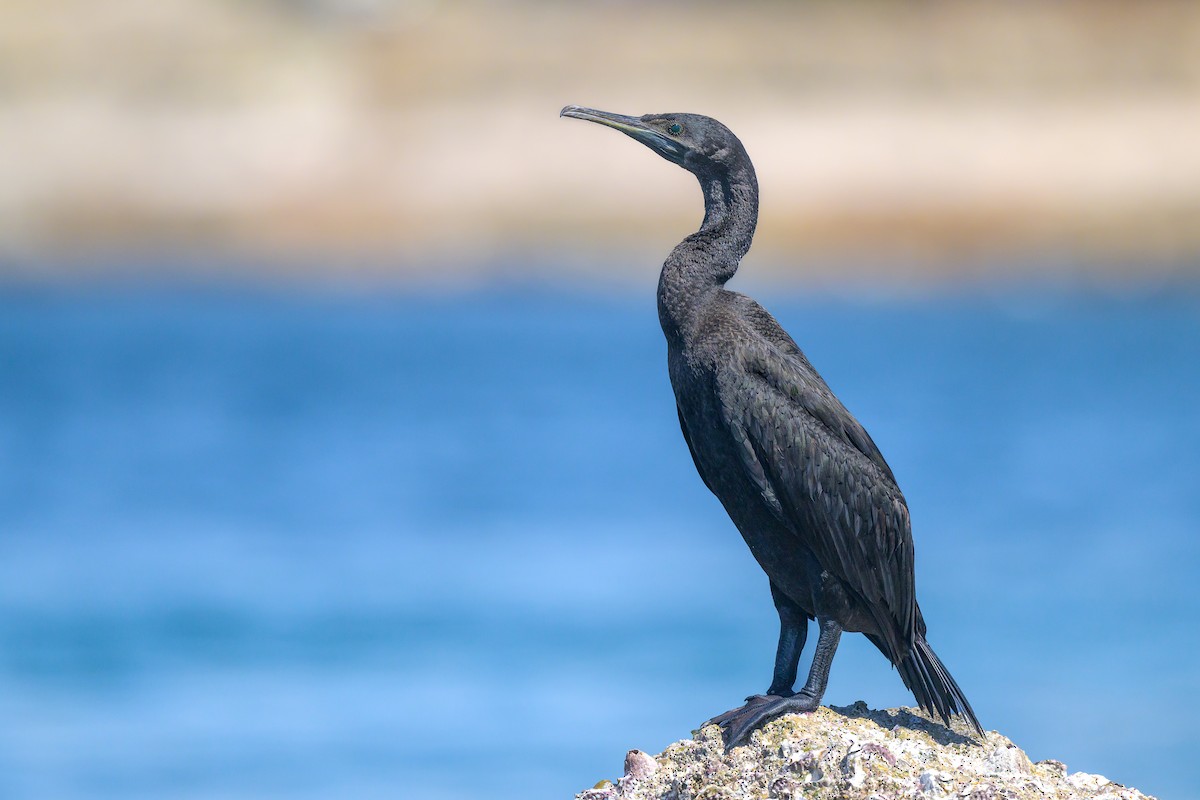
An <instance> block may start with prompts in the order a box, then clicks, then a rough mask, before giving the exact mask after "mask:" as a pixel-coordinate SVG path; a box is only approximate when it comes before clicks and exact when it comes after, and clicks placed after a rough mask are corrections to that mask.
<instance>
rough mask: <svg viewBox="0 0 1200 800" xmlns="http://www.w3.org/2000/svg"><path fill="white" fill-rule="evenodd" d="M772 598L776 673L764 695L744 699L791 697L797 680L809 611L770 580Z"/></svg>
mask: <svg viewBox="0 0 1200 800" xmlns="http://www.w3.org/2000/svg"><path fill="white" fill-rule="evenodd" d="M771 599H772V600H774V601H775V610H776V611H778V612H779V646H778V647H776V648H775V674H774V676H773V677H772V680H771V688H769V689H767V692H766V694H765V695H762V694H756V695H751V696H750V697H747V698H746V701H747V702H749V701H751V700H755V699H760V698H766V697H791V696H792V695H794V694H795V692H794V691H793V690H792V687H793V686H794V685H795V684H796V670H797V668H798V667H799V666H800V653H801V652H802V651H803V650H804V643H805V641H806V640H807V639H808V615H807V614H805V613H804V610H803V609H801V608H800V607H799V606H798V605H796V604H795V603H794V602H792V599H791V598H790V597H788V596H787V595H785V594H784V593H783V592H781V591H780V590H779V588H778V587H777V586H776V585H775V583H774V582H773V581H772V583H771Z"/></svg>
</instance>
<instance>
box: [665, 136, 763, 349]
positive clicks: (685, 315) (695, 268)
mask: <svg viewBox="0 0 1200 800" xmlns="http://www.w3.org/2000/svg"><path fill="white" fill-rule="evenodd" d="M697 177H698V178H699V180H700V188H701V189H703V191H704V222H703V223H702V224H701V226H700V230H698V231H696V232H695V233H693V234H692V235H691V236H688V237H687V238H686V239H684V240H683V241H682V242H680V243H679V244H678V245H677V246H676V247H675V249H674V250H673V251H671V255H669V256H668V257H667V260H666V262H665V263H664V264H663V269H662V274H661V275H660V276H659V280H658V315H659V321H660V322H661V323H662V326H663V331H664V332H665V333H666V334H667V337H668V338H671V337H672V336H673V335H677V334H679V333H681V332H682V331H683V330H684V329H685V328H688V327H690V323H691V322H692V321H693V320H694V319H695V315H696V310H697V309H698V308H699V307H700V306H701V305H702V304H703V302H704V300H705V299H706V298H707V297H709V296H710V295H711V294H712V293H713V292H714V291H716V290H717V289H720V288H721V287H723V286H724V285H725V282H726V281H728V280H729V279H730V278H732V277H733V275H734V273H735V272H737V268H738V263H739V262H741V260H742V257H743V256H745V255H746V253H747V251H749V250H750V243H751V242H752V241H753V239H754V229H755V227H756V226H757V224H758V180H757V178H755V175H754V168H753V167H752V166H751V165H750V161H749V159H745V162H744V164H742V165H738V166H735V167H734V168H733V169H730V170H728V171H723V172H721V173H719V174H717V173H713V174H710V173H700V174H698V175H697Z"/></svg>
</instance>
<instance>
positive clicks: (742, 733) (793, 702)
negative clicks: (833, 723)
mask: <svg viewBox="0 0 1200 800" xmlns="http://www.w3.org/2000/svg"><path fill="white" fill-rule="evenodd" d="M819 702H820V701H818V700H817V698H815V697H813V696H812V695H808V694H804V692H800V693H798V694H794V695H792V696H791V697H780V696H778V695H770V694H756V695H751V696H750V697H747V698H746V705H744V706H742V707H740V708H735V709H732V710H730V711H726V712H725V713H724V714H718V715H717V716H715V717H713V718H712V719H710V720H709V721H708V722H706V723H704V724H705V725H720V726H721V732H722V733H723V734H724V735H725V749H726V750H732V749H733V748H735V747H737V746H738V745H741V744H745V743H746V740H748V739H749V738H750V733H751V732H752V731H753V730H754V729H755V728H757V727H758V726H759V725H762V724H763V723H764V722H767V721H768V720H772V719H775V717H779V716H782V715H784V714H808V713H810V712H812V711H816V710H817V706H818V705H819Z"/></svg>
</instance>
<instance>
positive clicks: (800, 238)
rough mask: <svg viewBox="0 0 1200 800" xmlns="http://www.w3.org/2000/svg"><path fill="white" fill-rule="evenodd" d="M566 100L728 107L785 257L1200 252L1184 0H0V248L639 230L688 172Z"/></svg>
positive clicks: (643, 243) (406, 247)
mask: <svg viewBox="0 0 1200 800" xmlns="http://www.w3.org/2000/svg"><path fill="white" fill-rule="evenodd" d="M566 103H579V104H584V105H591V106H594V107H598V108H603V109H606V110H613V111H621V112H625V113H636V114H640V113H646V112H649V111H694V112H701V113H707V114H710V115H712V116H715V117H718V118H719V119H721V120H722V121H724V122H726V123H727V124H728V125H730V127H732V128H733V129H734V130H735V131H736V132H737V133H738V134H739V136H740V137H741V138H742V140H743V141H744V142H745V144H746V146H747V148H748V150H749V152H750V154H751V156H752V158H753V159H754V161H755V164H756V165H757V167H758V171H759V175H760V183H761V186H762V192H763V201H762V212H763V216H762V221H761V225H760V229H759V237H758V241H757V243H756V247H755V251H754V257H755V258H757V259H759V261H760V262H761V264H762V267H761V268H762V269H763V270H765V271H768V272H772V271H773V272H775V273H778V274H780V275H783V276H795V275H812V274H820V273H837V274H843V273H844V272H845V271H846V270H850V271H855V270H858V271H866V272H870V271H871V270H873V269H877V267H874V266H872V265H877V264H881V263H885V262H886V263H888V264H892V265H894V264H898V263H902V264H905V265H908V266H907V268H908V269H910V270H912V271H913V272H915V273H918V274H923V275H933V276H954V275H961V274H975V273H977V272H979V271H981V270H984V271H987V270H1001V269H1016V268H1015V267H1013V266H1012V265H1013V264H1018V263H1019V264H1025V265H1030V264H1034V265H1036V266H1035V267H1028V266H1026V267H1024V269H1038V270H1042V269H1047V268H1054V269H1059V268H1061V269H1066V270H1072V271H1076V272H1079V271H1082V272H1084V273H1097V274H1129V273H1131V272H1132V273H1134V274H1177V273H1183V274H1193V275H1194V274H1196V273H1198V272H1200V266H1198V265H1200V4H1194V3H1184V2H1161V1H1159V0H1154V1H1152V2H1138V3H1126V2H1106V1H1104V0H1099V1H1096V0H1091V1H1089V2H1064V3H1033V2H1019V3H1003V4H1001V3H986V4H962V3H954V2H922V3H916V4H907V3H905V4H900V3H894V4H893V3H883V2H848V3H798V4H791V3H766V2H760V3H740V4H718V3H711V4H709V3H705V4H688V3H682V2H680V3H652V4H640V3H621V2H606V3H587V4H585V3H580V4H566V3H549V2H544V3H543V2H508V3H501V2H384V1H383V0H356V1H354V2H350V1H349V0H342V1H341V2H333V1H332V0H307V2H285V1H284V0H273V1H272V0H168V1H167V2H148V1H147V0H109V2H105V3H96V2H94V0H55V2H44V0H7V2H6V3H5V4H4V5H3V7H2V8H0V263H3V264H4V265H5V267H4V268H5V269H7V270H10V271H11V270H17V269H25V270H28V269H35V270H36V269H50V267H49V266H36V265H49V264H55V267H54V269H60V270H67V271H69V272H71V271H78V270H86V269H99V270H105V269H115V268H116V267H115V266H114V265H120V264H123V263H128V262H129V261H130V260H131V259H132V258H133V256H135V255H136V256H137V257H139V258H148V257H151V256H153V257H152V258H151V260H156V263H161V262H162V260H161V259H158V258H157V257H158V256H160V255H161V254H174V255H176V256H178V257H179V258H178V260H179V261H180V262H181V263H183V262H186V263H188V264H189V265H190V267H189V268H193V269H195V268H199V269H202V270H209V269H211V270H218V269H223V268H224V267H221V266H219V265H220V264H228V263H233V262H236V263H238V264H240V265H244V264H245V263H255V264H257V265H258V269H269V270H275V271H279V272H283V273H294V272H306V271H317V272H329V271H333V272H337V271H346V272H349V271H378V272H383V273H386V274H389V275H395V276H399V277H401V278H403V277H405V276H406V275H409V274H410V273H411V274H412V275H416V274H418V273H420V272H425V271H426V270H427V265H429V264H431V263H435V264H437V265H439V274H440V275H441V276H442V277H446V276H459V277H462V276H471V275H479V274H487V273H488V272H489V271H492V270H496V269H504V270H506V271H511V270H512V269H513V268H514V267H513V265H514V264H515V265H517V268H518V269H528V270H529V271H531V272H537V271H550V270H552V271H556V272H559V273H562V272H565V273H567V274H572V273H574V272H589V271H594V270H596V269H597V268H598V267H597V265H611V264H625V263H636V262H637V258H641V257H643V254H645V255H646V256H649V257H660V256H661V255H662V254H663V253H665V252H666V251H667V250H669V248H670V247H671V246H672V245H673V244H674V242H675V241H677V240H678V239H679V238H680V237H681V236H682V235H683V234H686V233H687V232H688V231H690V230H691V229H693V228H694V227H695V225H696V224H697V222H698V220H699V218H700V213H701V212H700V198H699V194H698V192H697V191H696V188H695V186H694V181H693V179H692V178H691V176H689V175H687V174H686V173H684V172H683V171H681V170H678V169H676V168H673V167H671V166H670V165H668V164H666V163H664V162H661V161H660V160H659V159H657V158H656V157H655V156H653V155H652V154H650V153H649V152H648V151H644V150H643V149H642V148H639V147H638V146H637V145H636V144H634V143H633V142H630V141H628V140H626V139H624V138H623V137H620V136H618V135H616V134H615V133H613V132H612V131H606V130H603V129H601V128H599V127H595V128H593V127H589V126H586V125H583V124H582V123H579V122H575V121H570V120H559V119H557V112H558V109H559V108H560V107H561V106H562V105H564V104H566ZM147 254H151V256H148V255H147ZM633 255H636V256H637V258H632V257H630V256H633ZM30 265H35V266H33V267H31V266H30ZM197 265H200V266H199V267H197ZM501 265H502V266H501ZM1047 265H1049V266H1047ZM160 268H161V267H160ZM243 268H244V267H243V266H239V267H238V269H243ZM599 268H600V269H611V270H613V271H614V273H619V272H621V271H622V270H625V269H629V268H628V267H609V266H600V267H599Z"/></svg>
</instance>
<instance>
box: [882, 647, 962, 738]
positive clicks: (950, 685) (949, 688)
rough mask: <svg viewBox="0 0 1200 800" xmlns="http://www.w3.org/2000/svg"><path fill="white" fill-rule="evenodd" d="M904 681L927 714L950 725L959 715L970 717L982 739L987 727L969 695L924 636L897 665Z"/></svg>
mask: <svg viewBox="0 0 1200 800" xmlns="http://www.w3.org/2000/svg"><path fill="white" fill-rule="evenodd" d="M896 669H897V670H898V671H899V672H900V679H901V680H903V681H904V685H905V686H907V687H908V689H909V691H911V692H912V693H913V697H915V698H916V700H917V704H918V705H919V706H921V708H923V709H924V710H925V711H926V712H927V713H929V714H936V715H937V716H938V717H940V718H941V720H942V721H943V722H945V723H946V724H947V725H948V724H950V717H951V716H952V715H954V714H957V715H959V716H962V717H966V719H967V721H968V722H970V723H971V727H973V728H974V729H975V730H976V732H977V733H979V735H981V736H982V735H983V726H981V725H980V724H979V720H978V719H977V718H976V717H975V711H974V710H973V709H972V708H971V704H970V703H968V702H967V697H966V695H964V694H963V692H962V689H960V688H958V684H957V683H955V682H954V678H953V677H951V675H950V672H949V670H947V669H946V667H945V665H944V664H942V662H941V659H939V658H938V657H937V654H936V653H934V652H933V648H932V647H930V646H929V642H927V641H925V637H924V636H919V635H918V636H917V638H916V640H915V641H914V642H913V647H912V649H911V650H910V651H909V654H908V657H907V658H904V659H902V660H901V661H900V662H899V663H898V664H896Z"/></svg>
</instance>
